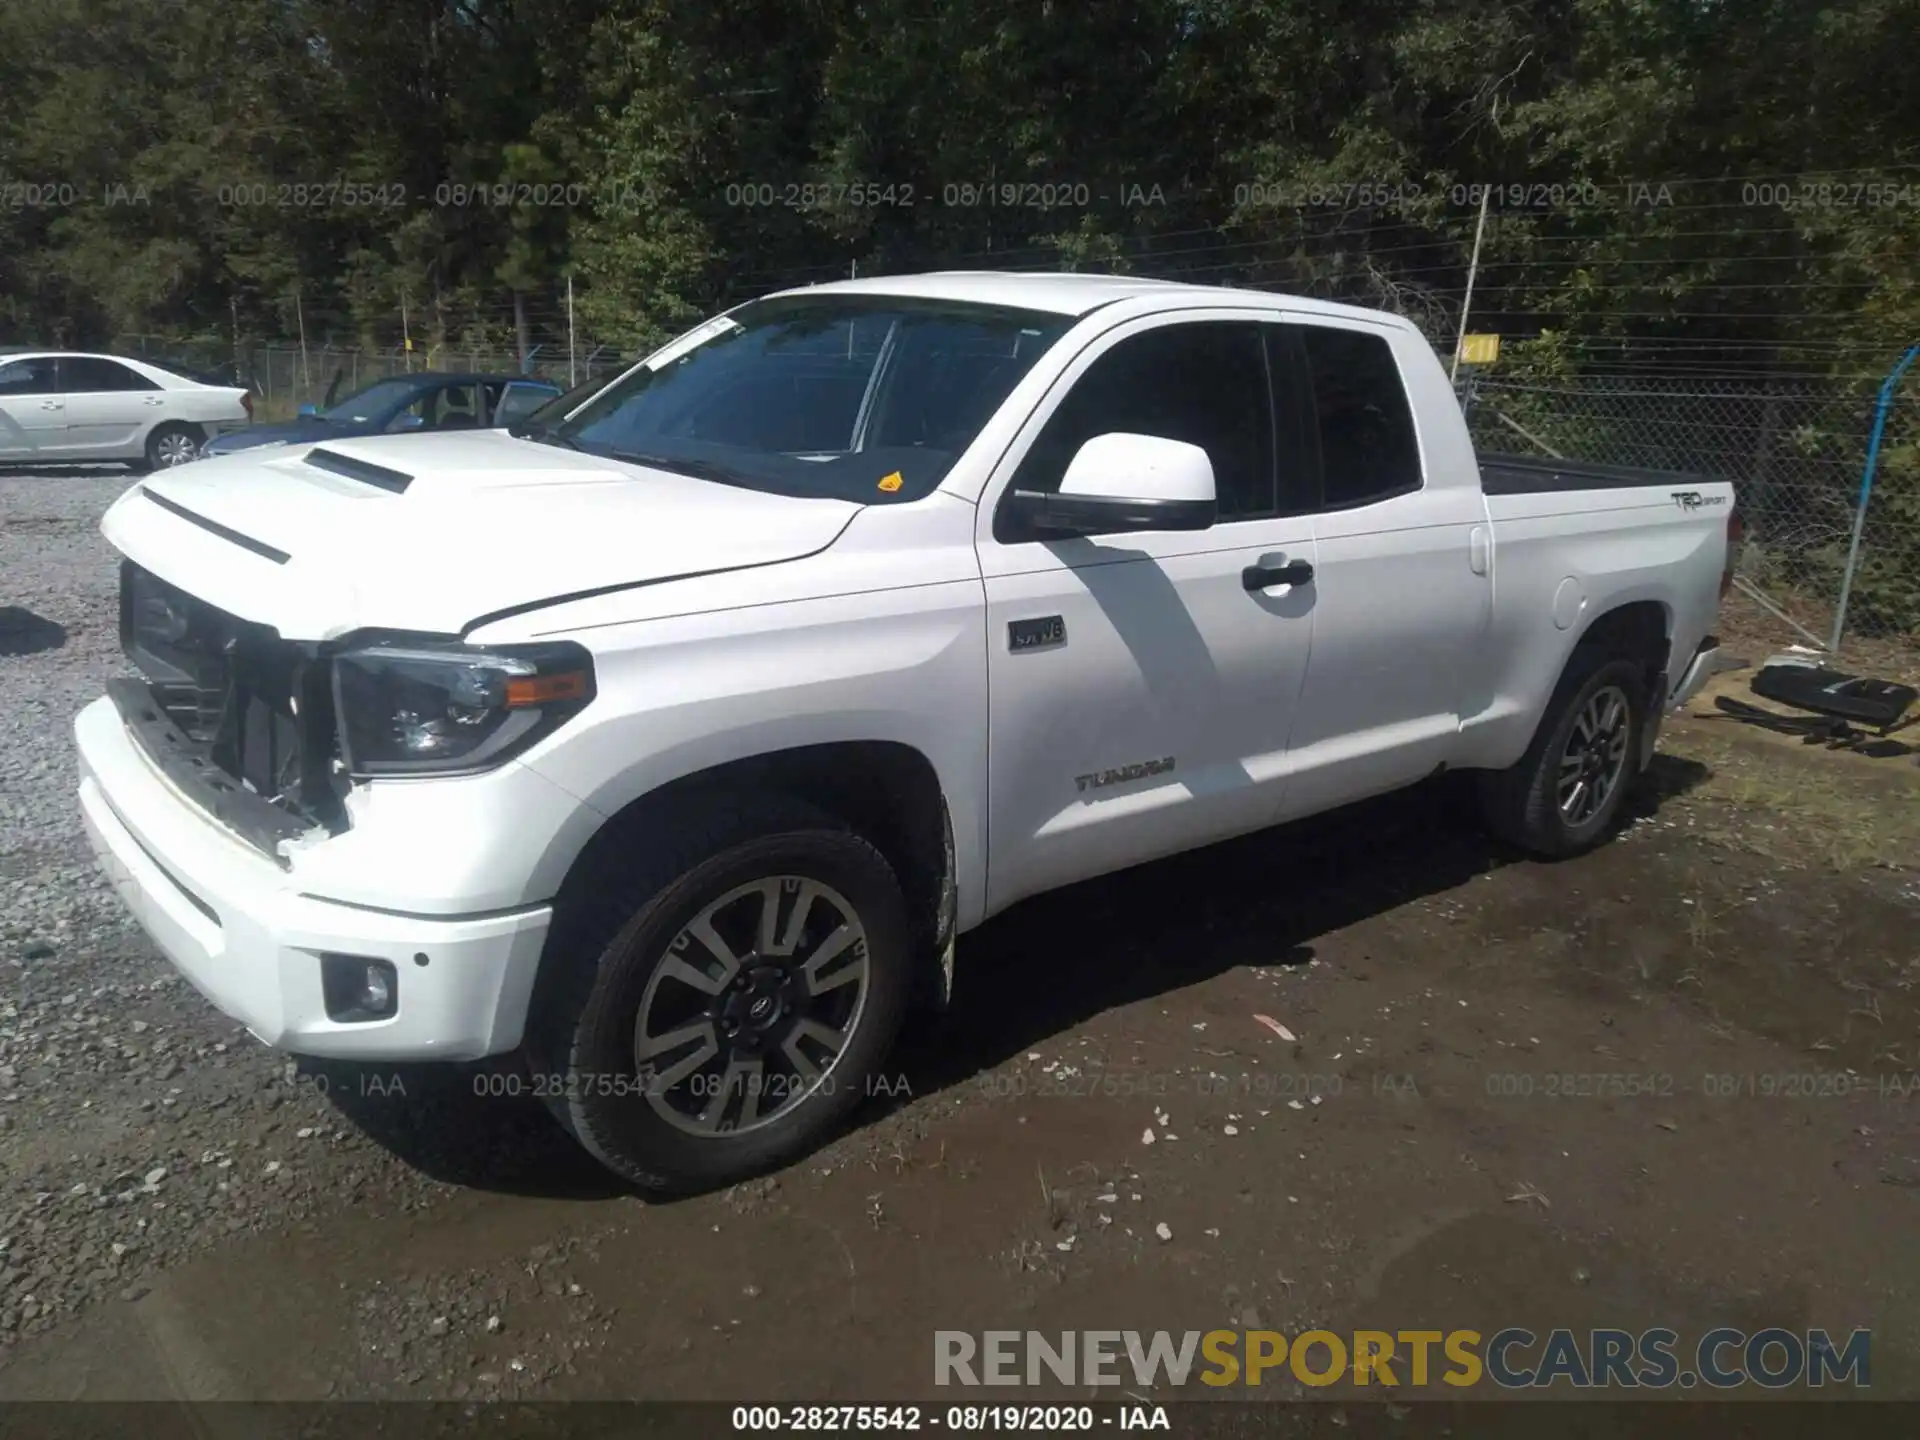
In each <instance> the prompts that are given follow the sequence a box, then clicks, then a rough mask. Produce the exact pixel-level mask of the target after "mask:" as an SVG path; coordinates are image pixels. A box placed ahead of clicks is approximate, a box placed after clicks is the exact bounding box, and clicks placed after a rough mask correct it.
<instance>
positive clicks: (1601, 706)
mask: <svg viewBox="0 0 1920 1440" xmlns="http://www.w3.org/2000/svg"><path fill="white" fill-rule="evenodd" d="M1646 723H1647V671H1646V666H1645V665H1643V664H1642V663H1641V662H1640V661H1638V660H1635V659H1633V658H1631V657H1628V656H1622V655H1619V654H1611V653H1607V652H1602V651H1586V650H1576V651H1575V652H1574V656H1573V659H1572V660H1571V661H1570V662H1569V663H1568V666H1567V672H1566V674H1565V675H1563V676H1562V677H1561V680H1560V684H1559V686H1558V687H1557V688H1556V689H1555V691H1554V694H1553V698H1552V699H1551V700H1550V701H1549V702H1548V705H1547V713H1546V715H1545V717H1544V718H1543V719H1542V721H1541V724H1540V730H1539V733H1538V734H1536V735H1535V736H1534V740H1533V744H1532V745H1531V746H1529V747H1528V749H1527V753H1526V754H1525V755H1523V756H1521V757H1520V761H1519V763H1518V764H1516V765H1514V766H1513V768H1512V769H1510V770H1502V771H1497V772H1493V773H1490V774H1487V775H1485V776H1483V777H1482V779H1481V785H1480V800H1481V810H1482V813H1483V814H1484V815H1485V817H1486V821H1487V826H1488V828H1489V829H1490V830H1492V831H1493V832H1494V833H1495V834H1496V835H1498V836H1500V838H1502V839H1503V840H1507V841H1509V842H1510V843H1512V844H1514V845H1518V846H1519V847H1520V848H1521V849H1523V850H1528V851H1531V852H1532V853H1534V854H1536V855H1543V856H1548V857H1558V856H1563V855H1577V854H1579V853H1580V852H1582V851H1584V850H1590V849H1592V848H1593V846H1595V845H1596V844H1598V843H1599V842H1600V840H1601V839H1602V838H1604V836H1605V835H1606V833H1607V831H1608V830H1609V829H1610V828H1611V826H1612V825H1613V822H1614V821H1615V819H1617V818H1618V816H1619V813H1620V806H1621V805H1622V803H1624V801H1625V799H1626V795H1627V791H1628V789H1629V787H1630V786H1631V783H1632V779H1633V774H1634V768H1635V767H1634V761H1635V757H1636V756H1637V755H1638V754H1639V750H1640V738H1641V734H1642V732H1643V730H1644V729H1645V726H1646Z"/></svg>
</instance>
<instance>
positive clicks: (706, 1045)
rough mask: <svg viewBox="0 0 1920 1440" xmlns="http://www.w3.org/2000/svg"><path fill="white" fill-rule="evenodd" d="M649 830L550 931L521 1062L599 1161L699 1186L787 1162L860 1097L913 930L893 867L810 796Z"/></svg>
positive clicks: (896, 1020)
mask: <svg viewBox="0 0 1920 1440" xmlns="http://www.w3.org/2000/svg"><path fill="white" fill-rule="evenodd" d="M656 833H657V834H658V835H659V836H660V841H659V843H657V844H655V845H653V846H652V847H650V848H649V849H648V851H646V852H644V853H642V854H639V855H635V854H633V852H632V851H628V852H626V854H625V855H623V856H622V857H621V859H620V861H619V863H618V865H617V866H610V867H608V868H606V869H603V870H602V872H601V875H600V877H599V879H598V881H597V882H596V883H593V884H590V885H588V886H585V887H582V889H583V892H584V894H583V896H582V899H583V901H584V902H585V903H584V904H583V905H582V906H581V908H580V910H579V911H578V912H576V913H575V914H574V915H573V916H571V917H568V918H567V919H563V920H562V921H561V922H560V923H559V924H558V925H557V927H556V931H555V937H554V940H553V941H552V942H550V949H549V953H548V956H547V959H546V961H545V964H546V965H547V966H552V967H554V969H553V971H552V973H551V975H543V982H545V983H544V984H543V993H542V994H541V996H540V997H539V1001H538V1003H537V1005H536V1010H535V1014H534V1016H533V1017H532V1020H531V1022H530V1024H529V1033H528V1045H527V1049H528V1058H529V1061H530V1067H531V1069H532V1072H533V1075H534V1084H535V1086H536V1088H537V1089H538V1090H539V1091H540V1092H541V1093H542V1094H543V1095H544V1096H545V1097H546V1099H547V1101H548V1103H549V1107H550V1108H551V1109H552V1110H553V1111H554V1113H555V1114H556V1116H558V1118H559V1119H560V1120H561V1122H562V1123H563V1124H564V1125H565V1126H566V1127H567V1129H568V1130H569V1131H571V1132H572V1133H573V1135H574V1136H575V1138H577V1139H578V1140H579V1141H580V1143H581V1144H582V1145H584V1146H585V1147H586V1148H587V1149H588V1150H589V1151H590V1152H591V1153H592V1154H593V1155H594V1156H595V1157H596V1158H598V1159H599V1160H600V1161H601V1162H602V1163H603V1164H605V1165H606V1166H608V1168H610V1169H612V1170H613V1171H615V1172H616V1173H617V1174H619V1175H621V1176H623V1177H625V1178H626V1179H628V1180H630V1181H632V1182H634V1183H635V1184H637V1185H640V1186H642V1187H644V1188H648V1189H654V1190H664V1191H684V1190H698V1189H705V1188H708V1187H711V1186H715V1185H722V1184H727V1183H730V1182H732V1181H735V1180H738V1179H741V1178H742V1177H744V1176H747V1175H751V1174H754V1173H756V1172H758V1171H761V1170H764V1169H767V1168H769V1167H770V1166H773V1165H777V1164H780V1163H783V1162H785V1161H787V1160H790V1159H792V1158H793V1157H795V1156H797V1155H799V1154H801V1153H803V1152H804V1151H806V1150H807V1149H810V1148H811V1147H812V1146H814V1145H816V1144H817V1143H819V1142H820V1141H821V1140H822V1139H824V1138H826V1136H827V1135H828V1133H829V1132H830V1131H831V1129H832V1128H833V1126H834V1125H835V1124H836V1123H837V1122H838V1121H840V1120H841V1119H843V1118H844V1117H845V1115H846V1114H847V1112H848V1111H849V1110H851V1109H852V1108H853V1106H854V1105H855V1104H857V1103H858V1101H859V1099H860V1097H861V1096H862V1095H864V1094H866V1093H868V1091H869V1090H870V1089H871V1088H872V1081H873V1079H874V1077H875V1076H876V1075H877V1073H878V1067H879V1066H880V1065H881V1064H882V1062H884V1060H885V1059H886V1056H887V1053H888V1052H889V1050H891V1048H892V1045H893V1041H894V1037H895V1035H896V1034H897V1033H898V1030H899V1026H900V1020H901V1016H902V1014H903V1012H904V1009H905V1003H906V999H907V993H908V989H909V982H910V980H911V976H912V958H913V949H912V946H913V940H912V932H911V927H910V925H909V923H908V915H907V906H906V902H905V900H904V898H903V897H902V895H901V892H900V886H899V882H898V881H897V880H896V878H895V876H894V872H893V869H892V867H891V866H889V865H888V863H887V861H886V860H885V858H884V857H883V856H882V855H881V854H880V853H879V851H877V850H876V849H874V847H873V846H871V845H869V844H868V843H867V842H866V841H865V840H863V839H861V838H860V837H859V836H858V835H855V834H853V833H852V832H851V831H849V830H848V829H846V828H845V827H844V826H843V825H841V824H840V823H839V822H838V821H836V820H835V819H833V818H832V817H831V816H828V815H825V814H823V813H821V812H819V811H817V810H814V809H813V808H812V807H810V806H805V805H802V804H800V803H798V802H792V801H786V800H781V799H774V798H768V799H763V800H755V801H752V802H750V803H747V804H744V805H739V806H734V807H730V808H726V809H717V808H716V809H713V810H710V811H706V812H703V813H699V814H697V815H696V816H695V817H693V818H692V819H691V820H690V821H687V822H683V823H674V822H672V821H670V820H667V819H665V818H664V817H663V821H662V823H661V824H660V825H659V826H658V827H657V831H656ZM588 896H591V897H592V898H590V899H589V898H587V897H588Z"/></svg>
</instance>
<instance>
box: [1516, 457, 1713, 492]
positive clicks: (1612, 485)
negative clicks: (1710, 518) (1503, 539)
mask: <svg viewBox="0 0 1920 1440" xmlns="http://www.w3.org/2000/svg"><path fill="white" fill-rule="evenodd" d="M1718 478H1719V477H1716V476H1712V475H1696V474H1689V473H1687V472H1686V471H1683V470H1649V469H1643V468H1642V467H1640V466H1638V465H1596V464H1593V463H1590V462H1588V461H1585V460H1540V459H1536V458H1534V457H1533V456H1531V455H1503V454H1499V453H1492V454H1488V453H1484V452H1483V453H1482V454H1481V456H1480V485H1481V488H1482V489H1483V490H1485V491H1486V493H1487V494H1489V495H1537V494H1543V493H1546V492H1549V491H1555V490H1624V489H1632V488H1634V487H1636V486H1642V485H1664V486H1669V487H1670V488H1672V489H1675V490H1695V489H1698V488H1699V487H1700V486H1702V485H1710V484H1713V483H1715V481H1716V479H1718Z"/></svg>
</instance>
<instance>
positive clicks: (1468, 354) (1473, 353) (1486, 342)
mask: <svg viewBox="0 0 1920 1440" xmlns="http://www.w3.org/2000/svg"><path fill="white" fill-rule="evenodd" d="M1499 358H1500V337H1499V336H1498V335H1462V336H1461V337H1460V361H1461V363H1462V364H1464V365H1491V364H1493V362H1494V361H1496V360H1498V359H1499Z"/></svg>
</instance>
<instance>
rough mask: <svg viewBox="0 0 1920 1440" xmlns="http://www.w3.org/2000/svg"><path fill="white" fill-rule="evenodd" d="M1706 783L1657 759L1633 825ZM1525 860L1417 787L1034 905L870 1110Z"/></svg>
mask: <svg viewBox="0 0 1920 1440" xmlns="http://www.w3.org/2000/svg"><path fill="white" fill-rule="evenodd" d="M1710 774H1711V771H1710V770H1709V769H1708V767H1707V766H1705V765H1702V764H1700V763H1699V762H1697V761H1692V760H1682V759H1679V758H1676V757H1674V756H1669V755H1656V756H1655V758H1654V761H1653V763H1652V765H1651V766H1650V767H1649V769H1648V771H1647V773H1646V775H1645V776H1643V777H1642V780H1641V783H1640V785H1639V786H1638V787H1637V789H1636V790H1635V792H1634V794H1633V795H1632V797H1631V799H1630V802H1629V809H1628V810H1627V811H1626V812H1625V814H1624V815H1623V817H1622V820H1623V823H1625V822H1629V821H1631V820H1634V819H1639V818H1644V817H1646V816H1648V815H1650V814H1652V813H1654V811H1656V810H1657V809H1658V807H1659V806H1660V805H1661V804H1662V803H1663V802H1665V801H1667V800H1670V799H1673V798H1674V797H1676V796H1678V795H1681V794H1684V793H1685V792H1687V791H1688V790H1691V789H1693V788H1694V787H1695V786H1697V785H1699V784H1701V783H1702V782H1703V781H1704V780H1706V779H1707V777H1708V776H1709V775H1710ZM1521 862H1525V863H1541V862H1537V861H1530V860H1529V858H1528V857H1526V856H1523V855H1521V854H1519V853H1518V852H1516V851H1514V850H1511V849H1510V848H1508V847H1506V846H1505V845H1503V844H1502V843H1501V842H1499V841H1497V840H1495V839H1493V838H1492V837H1491V836H1489V835H1488V834H1487V833H1486V832H1485V831H1484V830H1483V829H1482V828H1481V827H1480V824H1479V818H1478V814H1477V811H1476V806H1475V803H1474V795H1473V780H1472V777H1471V776H1467V775H1451V776H1442V777H1440V778H1439V779H1437V780H1433V781H1430V782H1428V783H1426V784H1424V785H1421V786H1418V787H1415V788H1413V789H1411V790H1406V791H1402V792H1400V793H1397V794H1393V795H1387V796H1383V797H1381V798H1379V799H1376V800H1371V801H1367V802H1365V803H1363V804H1360V805H1355V806H1352V807H1349V808H1347V809H1344V810H1338V811H1334V812H1331V813H1329V814H1326V815H1321V816H1316V817H1314V818H1312V819H1309V820H1303V821H1299V822H1297V823H1295V824H1292V825H1287V826H1282V827H1279V828H1277V829H1274V830H1267V831H1261V832H1259V833H1257V834H1254V835H1249V836H1246V837H1244V838H1241V839H1238V840H1231V841H1227V842H1225V843H1222V844H1219V845H1213V846H1209V847H1207V848H1206V849H1204V850H1196V851H1192V852H1190V853H1188V854H1185V855H1178V856H1174V857H1173V858H1171V859H1167V860H1162V861H1158V862H1156V863H1154V864H1152V865H1146V866H1141V867H1139V868H1137V869H1134V870H1130V871H1124V872H1121V873H1119V874H1115V875H1108V876H1103V877H1101V878H1099V879H1096V880H1090V881H1085V882H1083V883H1081V884H1079V885H1074V886H1070V887H1068V888H1066V889H1063V890H1058V891H1054V892H1052V893H1050V894H1047V895H1041V896H1037V897H1035V898H1034V899H1032V900H1028V901H1025V902H1023V903H1022V904H1020V905H1017V906H1015V907H1014V908H1013V909H1012V910H1010V911H1008V912H1006V913H1005V914H1004V915H999V916H996V917H994V918H993V919H992V920H990V921H988V922H987V923H986V924H985V925H983V926H981V927H980V928H979V929H978V930H975V931H973V932H971V933H970V934H968V935H966V936H964V937H963V938H962V939H961V941H960V946H959V956H958V959H957V961H956V966H955V980H954V999H953V1004H952V1006H951V1008H950V1009H949V1010H948V1011H947V1013H946V1014H944V1015H940V1016H926V1017H918V1018H916V1020H915V1021H914V1022H913V1024H912V1026H911V1029H910V1033H909V1035H908V1036H907V1039H906V1042H905V1043H904V1044H903V1045H902V1046H901V1047H900V1049H899V1051H898V1054H899V1055H900V1056H901V1066H900V1070H901V1074H902V1076H903V1077H904V1078H905V1081H906V1085H905V1086H904V1087H897V1088H896V1091H895V1097H894V1098H893V1099H891V1100H889V1099H888V1098H886V1097H884V1096H876V1097H875V1100H874V1102H873V1104H872V1105H871V1106H869V1107H866V1108H864V1109H863V1112H862V1118H863V1119H867V1120H871V1119H873V1118H877V1117H878V1116H879V1115H881V1114H884V1113H886V1112H887V1111H888V1110H890V1109H891V1108H894V1106H896V1105H898V1104H903V1103H906V1101H907V1099H908V1097H918V1096H924V1095H927V1094H929V1093H931V1092H934V1091H938V1090H942V1089H945V1088H947V1087H949V1086H952V1085H956V1084H959V1083H962V1082H964V1081H966V1080H968V1079H969V1078H971V1077H973V1076H976V1075H978V1074H979V1073H981V1072H982V1071H985V1070H989V1069H991V1068H992V1067H994V1066H996V1065H998V1064H1000V1063H1001V1062H1003V1061H1005V1060H1008V1059H1011V1058H1012V1057H1013V1056H1015V1055H1019V1054H1022V1053H1024V1052H1025V1051H1027V1050H1030V1049H1033V1048H1034V1047H1035V1046H1037V1045H1039V1044H1041V1043H1042V1042H1044V1041H1046V1040H1048V1039H1049V1038H1051V1037H1053V1036H1055V1035H1058V1034H1059V1033H1060V1032H1062V1031H1065V1030H1070V1029H1072V1028H1073V1027H1074V1026H1076V1025H1079V1024H1081V1023H1082V1022H1084V1021H1086V1020H1088V1019H1090V1018H1091V1017H1093V1016H1095V1015H1098V1014H1100V1013H1101V1012H1103V1011H1107V1010H1112V1009H1116V1008H1118V1007H1120V1006H1124V1005H1129V1004H1132V1003H1134V1002H1136V1001H1140V1000H1146V999H1150V998H1152V997H1154V996H1156V995H1161V994H1164V993H1167V992H1169V991H1172V990H1177V989H1182V988H1184V987H1186V986H1189V985H1194V984H1198V983H1200V982H1201V981H1204V980H1208V979H1211V978H1213V977H1214V976H1216V975H1220V974H1223V973H1225V972H1226V971H1229V970H1234V969H1238V968H1241V967H1243V966H1278V965H1303V964H1305V963H1307V962H1308V961H1310V960H1312V959H1313V958H1314V941H1315V940H1316V939H1318V938H1319V937H1321V936H1323V935H1327V934H1330V933H1332V932H1334V931H1337V930H1341V929H1343V928H1345V927H1346V926H1349V925H1352V924H1355V923H1357V922H1359V921H1361V920H1364V919H1367V918H1368V917H1370V916H1373V915H1378V914H1382V913H1384V912H1386V911H1389V910H1392V909H1395V908H1396V907H1398V906H1401V905H1406V904H1408V903H1410V902H1412V901H1415V900H1419V899H1422V898H1424V897H1426V896H1430V895H1436V894H1440V893H1442V892H1444V891H1447V890H1451V889H1453V888H1454V887H1456V886H1459V885H1462V884H1464V883H1466V882H1467V881H1470V880H1472V879H1473V878H1474V877H1475V876H1477V875H1482V874H1486V873H1487V872H1489V871H1492V870H1496V869H1499V868H1501V867H1503V866H1505V865H1509V864H1514V863H1521Z"/></svg>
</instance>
